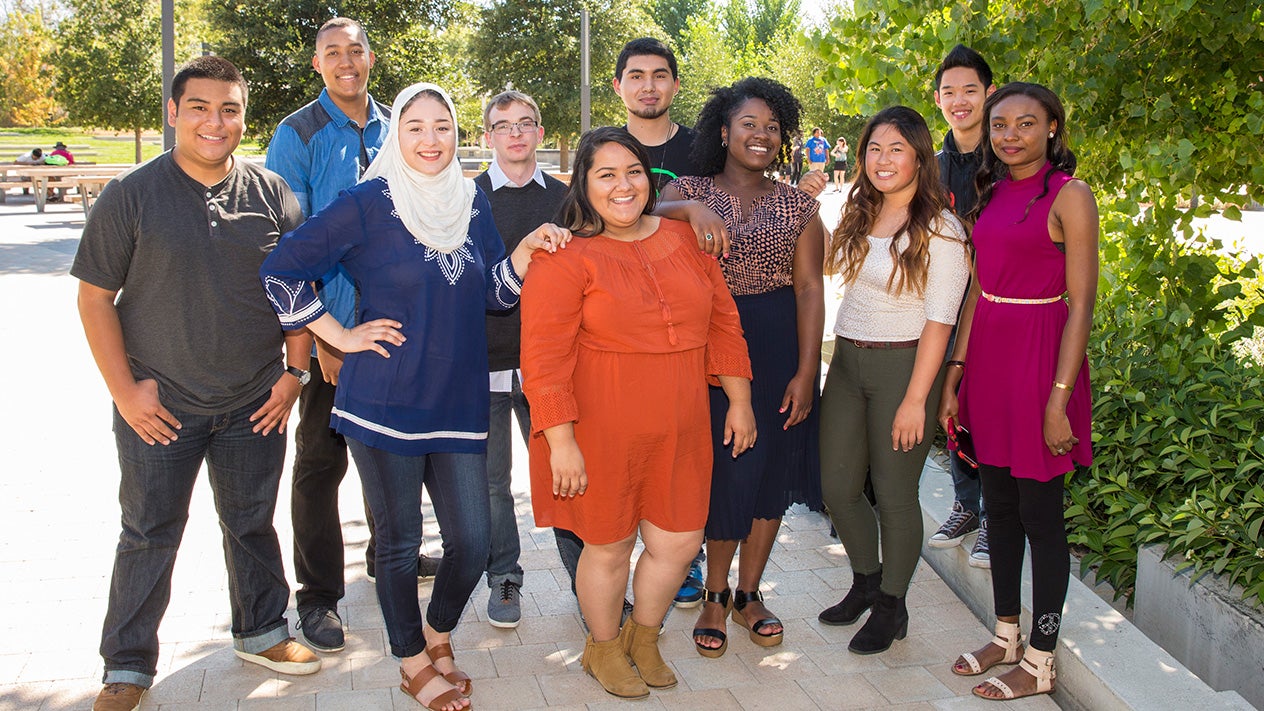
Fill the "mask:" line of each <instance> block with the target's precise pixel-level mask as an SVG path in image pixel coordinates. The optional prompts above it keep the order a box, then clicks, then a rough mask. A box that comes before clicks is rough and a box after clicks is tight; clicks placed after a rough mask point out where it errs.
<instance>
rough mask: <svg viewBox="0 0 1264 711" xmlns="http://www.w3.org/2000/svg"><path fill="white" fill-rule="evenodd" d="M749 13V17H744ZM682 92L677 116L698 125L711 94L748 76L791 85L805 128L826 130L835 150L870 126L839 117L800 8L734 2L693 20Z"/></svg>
mask: <svg viewBox="0 0 1264 711" xmlns="http://www.w3.org/2000/svg"><path fill="white" fill-rule="evenodd" d="M743 13H745V15H743ZM678 56H679V59H680V65H681V68H680V76H681V81H680V84H681V92H680V94H679V95H678V96H677V97H676V101H675V102H674V103H673V104H672V116H673V117H674V118H675V119H676V120H677V121H680V122H681V123H685V124H689V125H692V124H693V122H694V120H695V119H696V118H697V116H698V112H699V111H700V110H701V109H702V105H703V104H705V103H706V100H707V97H708V95H709V92H710V91H711V89H713V88H715V87H720V86H728V85H730V84H732V83H733V82H735V81H737V80H739V79H742V78H743V77H748V76H766V77H771V78H774V79H776V80H777V81H779V82H781V83H783V84H785V85H786V86H787V87H789V88H790V91H791V92H793V93H794V95H795V97H796V98H798V99H799V102H800V103H801V104H802V105H803V116H802V119H801V121H802V123H803V125H804V127H805V129H806V128H807V127H811V126H820V127H822V128H823V129H825V134H826V136H828V137H830V142H831V144H832V143H833V141H834V139H837V138H838V137H839V136H846V137H847V139H848V141H849V143H854V142H855V139H856V136H857V135H858V134H859V133H860V127H861V126H862V125H863V124H864V120H863V119H862V118H860V117H857V116H848V115H843V114H839V113H838V112H837V111H836V110H835V109H834V108H833V107H832V106H831V104H830V91H829V89H828V88H822V86H821V77H822V76H824V75H825V73H826V72H827V70H828V69H829V65H828V64H827V63H826V62H825V59H824V58H823V57H821V56H820V55H819V54H817V53H816V52H813V51H812V50H811V47H810V45H809V44H808V43H807V40H806V35H805V30H804V28H803V27H802V20H801V16H800V12H799V5H798V3H797V2H794V3H790V2H782V1H780V0H756V1H755V2H753V3H749V4H748V3H746V2H744V0H729V2H728V3H727V4H725V5H723V6H721V7H717V8H715V9H713V10H712V11H710V12H708V13H704V14H700V15H695V16H694V17H692V18H690V21H689V25H688V28H687V29H686V31H685V33H684V36H683V38H682V40H681V49H680V52H679V53H678Z"/></svg>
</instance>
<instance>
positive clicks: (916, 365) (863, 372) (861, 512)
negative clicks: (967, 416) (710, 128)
mask: <svg viewBox="0 0 1264 711" xmlns="http://www.w3.org/2000/svg"><path fill="white" fill-rule="evenodd" d="M856 157H857V161H858V165H857V175H856V182H855V183H854V184H853V186H852V189H851V193H850V194H849V195H848V201H847V205H846V206H845V207H844V208H843V214H842V217H841V219H840V221H839V225H838V228H837V229H836V230H835V231H834V234H833V237H832V239H831V241H830V245H829V247H828V249H827V250H826V257H825V266H826V270H827V271H829V272H838V273H840V274H841V275H842V277H843V281H844V282H845V284H846V291H845V292H844V296H843V303H842V305H841V307H840V308H839V312H838V320H837V322H836V323H835V325H834V333H835V336H836V338H835V340H834V356H833V359H832V361H831V363H830V371H829V376H828V377H827V379H826V381H825V388H824V390H823V391H822V395H821V493H822V495H823V498H824V500H825V504H826V506H827V507H828V508H829V511H830V516H831V517H832V518H833V521H834V528H835V529H837V531H838V535H839V538H840V540H841V541H842V542H843V545H844V546H846V548H847V555H848V557H849V558H850V559H851V566H852V574H853V576H854V582H853V584H852V588H851V590H850V591H849V592H848V593H847V596H846V597H844V598H843V600H842V601H841V602H839V603H838V604H837V605H834V606H833V607H830V608H829V609H827V610H825V611H823V612H822V613H821V614H820V619H821V621H822V622H824V623H826V624H834V625H848V624H852V623H853V622H855V621H856V620H857V619H859V617H860V615H861V614H862V613H863V612H864V611H865V610H867V609H870V608H872V611H871V612H870V614H869V619H868V621H867V622H866V623H865V625H864V626H863V627H862V628H861V629H860V631H859V632H858V633H857V634H856V635H855V637H853V638H852V641H851V644H850V645H849V647H848V648H849V649H850V650H851V651H852V652H855V653H857V654H876V653H878V652H882V651H885V650H886V649H888V648H889V647H890V646H891V644H892V642H893V641H894V640H896V639H903V638H904V636H905V634H906V633H907V630H908V610H907V609H906V607H905V605H904V595H905V593H906V592H907V590H908V585H909V580H910V579H911V578H912V576H913V569H914V568H915V567H916V566H917V558H918V554H919V552H920V551H921V546H922V513H921V508H920V506H919V505H918V500H917V484H918V479H919V478H920V476H921V472H922V465H923V463H924V462H925V461H926V454H927V452H928V450H929V449H930V443H931V435H932V434H933V431H934V430H933V428H934V426H935V417H934V414H935V412H936V409H937V407H938V403H939V392H940V382H941V381H942V379H943V374H942V371H943V364H944V353H945V351H946V349H947V347H948V336H949V333H950V332H951V331H952V326H953V324H954V323H956V321H957V308H958V306H960V304H961V297H962V294H964V293H965V289H966V283H967V281H968V279H969V273H970V271H969V269H970V268H969V261H968V252H969V245H968V240H967V238H966V234H965V230H964V229H963V228H962V226H961V223H960V222H958V220H957V218H956V216H954V215H953V213H952V210H951V209H950V208H949V206H948V202H947V196H946V195H945V194H944V191H943V188H941V187H940V183H939V174H938V173H939V165H938V163H937V162H936V160H935V149H934V147H933V144H932V143H931V137H930V131H929V130H928V129H927V127H926V121H925V120H924V119H923V118H922V117H921V116H920V115H919V114H918V113H917V112H916V111H914V110H912V109H909V108H906V107H903V106H896V107H892V108H889V109H885V110H883V111H881V112H879V113H878V114H877V115H876V116H874V117H873V119H872V120H870V121H869V124H868V125H866V126H865V130H864V132H863V133H862V134H861V137H860V142H859V144H858V148H857V156H856ZM866 478H868V479H870V480H871V481H872V482H873V490H874V495H875V498H876V499H877V513H878V514H880V515H879V516H878V517H877V518H880V519H881V525H879V523H878V521H877V520H876V518H875V515H874V514H875V511H874V509H873V506H872V505H871V504H870V503H869V500H868V499H867V498H866V497H865V494H864V487H865V480H866Z"/></svg>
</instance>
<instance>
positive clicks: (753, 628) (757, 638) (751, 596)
mask: <svg viewBox="0 0 1264 711" xmlns="http://www.w3.org/2000/svg"><path fill="white" fill-rule="evenodd" d="M755 601H759V602H763V601H764V594H763V593H761V592H759V591H758V590H754V591H752V592H749V593H748V592H746V591H744V590H735V591H733V621H734V622H736V623H737V624H739V625H741V626H742V627H745V628H746V629H747V631H749V632H750V640H751V641H752V642H754V643H755V644H758V645H759V646H761V647H775V646H777V645H779V644H781V641H782V637H783V635H784V633H785V631H784V629H783V630H782V631H781V632H773V633H772V634H763V633H761V632H759V628H761V627H767V626H769V625H780V624H781V620H779V619H777V618H776V617H773V616H768V617H765V618H764V619H762V620H758V621H756V622H755V623H754V624H751V623H749V622H747V621H746V615H744V614H742V610H744V609H746V605H747V603H750V602H755Z"/></svg>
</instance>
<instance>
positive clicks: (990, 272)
mask: <svg viewBox="0 0 1264 711" xmlns="http://www.w3.org/2000/svg"><path fill="white" fill-rule="evenodd" d="M1050 170H1051V168H1050V165H1049V164H1048V163H1046V164H1045V166H1044V167H1043V168H1041V169H1040V170H1039V171H1038V172H1037V173H1036V174H1035V175H1033V176H1031V177H1029V178H1024V179H1022V180H1008V179H1007V180H1002V181H1001V182H1000V183H998V184H997V186H996V188H995V190H994V191H993V193H992V199H991V201H990V202H988V205H987V207H986V208H985V209H984V210H983V212H982V214H980V215H979V220H978V222H977V223H976V224H975V226H974V232H973V233H972V235H971V238H972V239H973V241H974V247H975V250H976V261H975V264H976V271H977V274H976V278H977V279H978V280H979V286H980V287H981V288H982V289H983V292H984V295H983V296H980V297H979V302H978V305H977V306H976V307H975V310H974V321H973V322H972V323H971V325H970V344H969V348H968V349H967V351H966V363H967V364H968V365H967V366H966V368H965V375H964V377H963V379H962V381H961V388H960V398H961V401H960V417H961V422H962V424H964V425H965V426H966V427H967V428H968V429H969V430H970V434H971V435H972V436H973V437H974V447H975V453H976V454H977V455H978V458H979V462H980V463H982V464H987V465H990V466H994V467H1009V469H1010V473H1011V475H1013V476H1015V477H1018V478H1020V479H1035V480H1037V481H1042V482H1043V481H1049V480H1051V479H1053V478H1054V477H1057V476H1059V475H1062V474H1066V473H1067V472H1069V471H1071V470H1072V469H1073V468H1074V465H1075V464H1079V465H1083V466H1088V465H1090V464H1092V462H1093V447H1092V443H1091V441H1090V434H1091V427H1092V413H1091V411H1090V405H1091V403H1090V400H1089V377H1088V359H1087V358H1085V362H1084V363H1083V364H1082V365H1081V366H1080V374H1079V376H1078V377H1077V378H1076V380H1075V387H1074V389H1073V390H1072V391H1071V400H1070V403H1068V405H1067V416H1068V418H1069V419H1070V421H1071V432H1072V433H1073V434H1074V435H1075V436H1076V437H1078V438H1079V440H1080V442H1079V444H1077V445H1075V446H1074V447H1073V448H1072V449H1071V451H1070V452H1068V453H1067V454H1064V455H1062V456H1060V457H1059V456H1054V455H1053V454H1052V453H1050V452H1049V448H1048V447H1046V446H1045V440H1044V414H1045V404H1046V403H1047V402H1048V400H1049V393H1050V391H1051V390H1052V388H1053V381H1054V374H1055V372H1056V370H1057V367H1058V349H1059V348H1060V347H1061V345H1062V332H1063V330H1064V329H1065V328H1066V324H1067V318H1068V309H1067V304H1066V301H1065V300H1063V299H1060V298H1059V299H1058V300H1056V301H1052V302H1051V303H1004V302H996V301H992V300H990V299H988V298H987V297H988V296H989V295H990V296H994V297H1000V298H1002V299H1025V300H1042V299H1046V300H1047V299H1053V298H1055V297H1061V296H1062V295H1064V294H1065V293H1066V288H1067V285H1066V256H1065V255H1064V254H1063V253H1062V251H1061V250H1059V249H1058V248H1057V246H1055V245H1054V243H1053V242H1052V241H1051V240H1050V237H1049V223H1048V221H1049V210H1050V208H1051V207H1052V206H1053V201H1054V198H1056V197H1057V196H1058V192H1059V191H1061V190H1062V187H1063V186H1064V185H1066V184H1067V183H1068V182H1069V181H1071V180H1072V178H1071V176H1069V175H1067V174H1066V173H1062V172H1060V171H1053V175H1052V176H1050V179H1049V192H1048V194H1047V195H1045V196H1043V197H1041V198H1040V199H1039V200H1036V201H1035V202H1034V203H1032V199H1033V198H1035V197H1036V196H1038V195H1040V193H1041V192H1042V191H1043V189H1044V181H1045V175H1046V174H1047V173H1049V172H1050ZM1028 205H1030V208H1029V207H1028ZM1024 214H1026V217H1024Z"/></svg>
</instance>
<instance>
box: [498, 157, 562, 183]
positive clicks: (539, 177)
mask: <svg viewBox="0 0 1264 711" xmlns="http://www.w3.org/2000/svg"><path fill="white" fill-rule="evenodd" d="M487 177H488V178H490V179H491V181H492V190H500V189H501V188H503V187H505V186H506V185H508V186H509V187H511V188H521V187H523V185H526V183H523V184H522V185H518V184H517V183H515V182H514V181H512V180H510V179H509V176H507V175H505V171H503V170H501V168H500V164H499V163H497V162H496V159H495V158H492V164H491V166H490V167H489V168H488V169H487ZM531 179H532V180H534V181H535V182H537V183H539V184H540V187H542V188H547V187H548V186H547V185H545V184H544V171H542V170H540V164H539V163H536V164H535V173H533V174H532V175H531Z"/></svg>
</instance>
